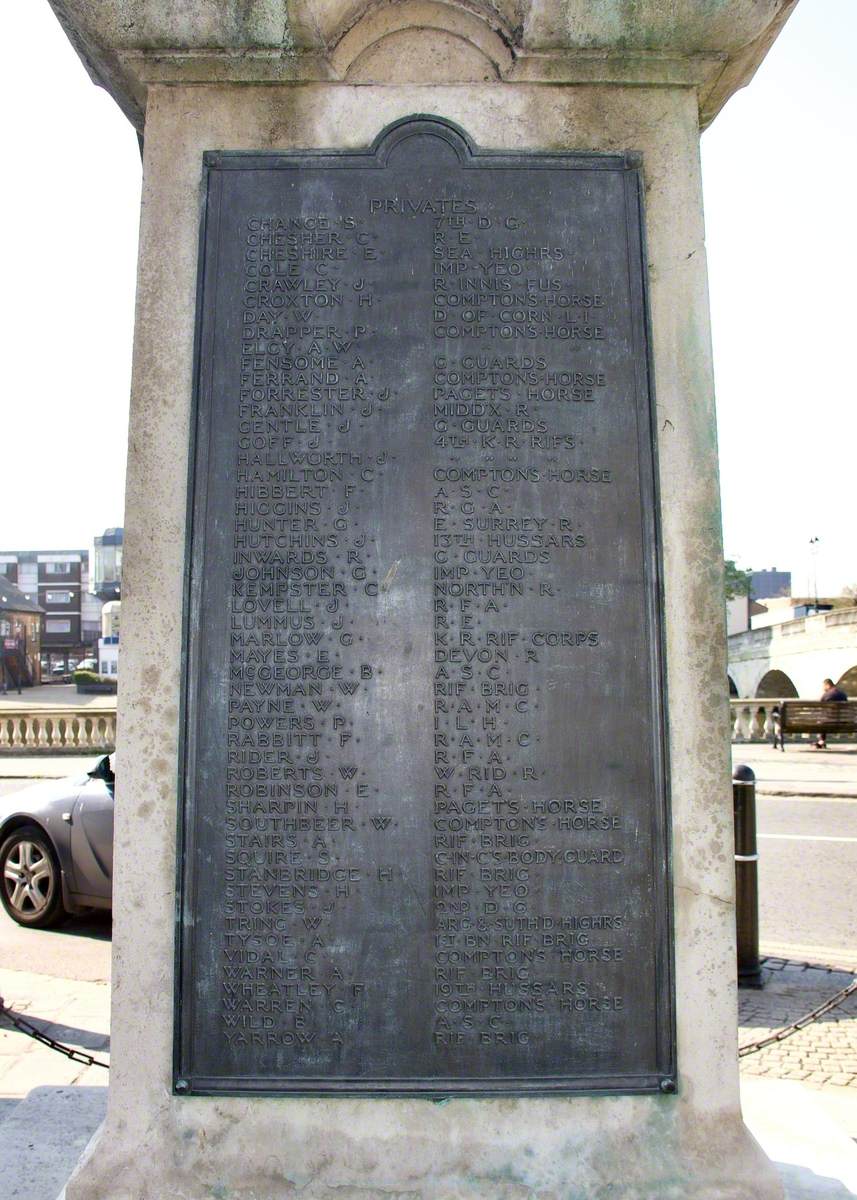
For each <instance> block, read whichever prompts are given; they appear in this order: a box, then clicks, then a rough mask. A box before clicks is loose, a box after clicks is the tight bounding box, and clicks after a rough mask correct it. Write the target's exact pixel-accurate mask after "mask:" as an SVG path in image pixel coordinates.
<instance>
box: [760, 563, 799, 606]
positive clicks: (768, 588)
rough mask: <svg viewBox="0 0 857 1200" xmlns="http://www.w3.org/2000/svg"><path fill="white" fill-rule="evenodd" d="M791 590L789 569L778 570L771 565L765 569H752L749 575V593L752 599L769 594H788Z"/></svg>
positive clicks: (761, 597) (763, 597) (761, 598)
mask: <svg viewBox="0 0 857 1200" xmlns="http://www.w3.org/2000/svg"><path fill="white" fill-rule="evenodd" d="M791 590H792V573H791V571H778V570H777V568H776V567H771V568H770V569H769V570H767V571H753V572H752V573H751V575H750V595H751V596H752V597H753V599H754V600H763V599H765V598H766V597H769V596H788V595H789V594H790V593H791Z"/></svg>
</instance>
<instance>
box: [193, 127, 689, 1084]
mask: <svg viewBox="0 0 857 1200" xmlns="http://www.w3.org/2000/svg"><path fill="white" fill-rule="evenodd" d="M206 179H207V200H206V214H205V222H204V227H203V233H202V251H201V267H200V289H199V313H198V367H197V387H196V395H197V416H196V434H195V445H194V454H193V480H194V483H193V487H192V500H191V518H192V532H191V536H190V563H191V566H190V583H189V591H188V614H187V643H188V644H187V665H186V672H185V681H186V731H185V753H184V757H185V776H184V788H183V791H184V800H183V822H182V843H183V859H182V866H181V872H180V873H181V886H182V919H181V923H180V926H181V928H180V947H179V962H180V973H179V982H178V986H177V1045H176V1087H177V1090H178V1091H180V1092H231V1091H248V1092H254V1091H255V1092H263V1093H264V1092H269V1093H280V1092H293V1093H309V1094H330V1093H334V1094H335V1093H340V1094H356V1093H365V1092H369V1093H378V1094H383V1093H395V1094H407V1093H414V1094H426V1095H433V1096H442V1095H452V1094H462V1093H465V1094H466V1093H475V1094H480V1093H482V1094H498V1093H505V1092H519V1093H527V1092H533V1093H539V1092H542V1093H544V1092H550V1091H575V1090H606V1091H645V1090H656V1089H658V1088H661V1089H663V1090H669V1089H670V1088H671V1087H672V1078H673V1076H674V1050H673V1036H672V1015H671V1014H672V983H671V967H670V954H669V911H668V888H667V884H668V878H667V824H666V796H665V782H664V780H665V767H664V751H663V717H662V711H661V693H662V685H661V667H660V638H659V623H658V588H657V572H658V565H657V564H658V558H657V542H656V532H657V531H656V520H655V498H654V469H653V448H652V435H651V429H650V409H649V405H650V398H649V391H648V367H647V355H646V324H645V309H644V290H643V272H642V254H641V245H640V238H641V230H640V226H641V220H640V209H639V179H638V170H637V169H636V167H635V164H634V163H633V161H632V160H631V159H630V158H628V159H626V158H624V157H613V158H607V157H603V156H602V157H597V156H574V155H561V154H559V155H537V154H521V155H515V156H513V155H501V154H489V153H484V152H483V153H480V152H477V151H475V150H474V149H473V147H472V146H471V145H470V144H469V143H468V142H467V140H466V138H465V137H464V136H463V135H462V134H461V133H460V132H459V131H457V130H456V129H455V128H453V127H452V126H450V125H448V124H447V123H445V122H441V121H439V120H436V119H430V118H414V119H411V120H408V121H405V122H400V123H398V124H397V125H395V126H393V127H391V128H390V129H389V130H387V131H386V132H385V134H384V135H382V137H381V138H379V141H378V143H377V144H376V145H375V147H374V148H373V149H372V150H371V151H368V152H366V153H363V154H322V153H305V154H293V155H292V154H289V155H243V154H219V153H216V154H211V155H208V156H207V161H206Z"/></svg>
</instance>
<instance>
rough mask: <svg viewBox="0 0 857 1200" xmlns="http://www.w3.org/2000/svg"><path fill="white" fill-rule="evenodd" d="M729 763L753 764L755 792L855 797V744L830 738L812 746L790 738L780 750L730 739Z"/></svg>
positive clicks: (856, 765)
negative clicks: (817, 746) (823, 747)
mask: <svg viewBox="0 0 857 1200" xmlns="http://www.w3.org/2000/svg"><path fill="white" fill-rule="evenodd" d="M732 763H733V766H736V765H737V764H738V763H744V764H745V765H746V766H748V767H752V768H753V770H754V771H755V773H756V793H757V795H762V796H803V797H806V798H808V799H812V798H814V797H818V796H823V797H825V798H827V799H832V798H835V797H837V796H838V797H840V798H842V799H851V800H853V799H857V745H847V744H845V743H843V742H840V743H837V744H836V745H834V744H833V742H831V743H830V745H829V748H828V749H827V750H816V749H815V748H814V747H813V746H812V744H811V742H809V741H806V742H798V741H794V742H787V743H786V748H785V750H784V751H783V750H775V749H774V748H773V746H771V745H770V744H766V743H764V742H733V744H732Z"/></svg>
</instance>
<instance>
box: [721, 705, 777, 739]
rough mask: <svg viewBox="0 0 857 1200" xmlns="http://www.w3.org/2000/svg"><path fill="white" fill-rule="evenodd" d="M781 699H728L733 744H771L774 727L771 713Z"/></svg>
mask: <svg viewBox="0 0 857 1200" xmlns="http://www.w3.org/2000/svg"><path fill="white" fill-rule="evenodd" d="M782 703H783V699H777V698H776V697H770V696H765V697H761V698H759V699H756V700H736V699H735V698H734V697H730V698H729V711H730V715H731V719H732V741H733V742H772V741H773V740H774V725H773V719H772V717H771V713H772V711H773V708H774V705H775V704H782Z"/></svg>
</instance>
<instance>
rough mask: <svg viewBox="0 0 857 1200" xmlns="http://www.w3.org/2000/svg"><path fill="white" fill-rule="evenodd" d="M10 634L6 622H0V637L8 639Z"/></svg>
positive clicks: (9, 626) (9, 628)
mask: <svg viewBox="0 0 857 1200" xmlns="http://www.w3.org/2000/svg"><path fill="white" fill-rule="evenodd" d="M11 632H12V626H11V624H10V623H9V622H8V621H0V637H8V636H9V635H10V633H11Z"/></svg>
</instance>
